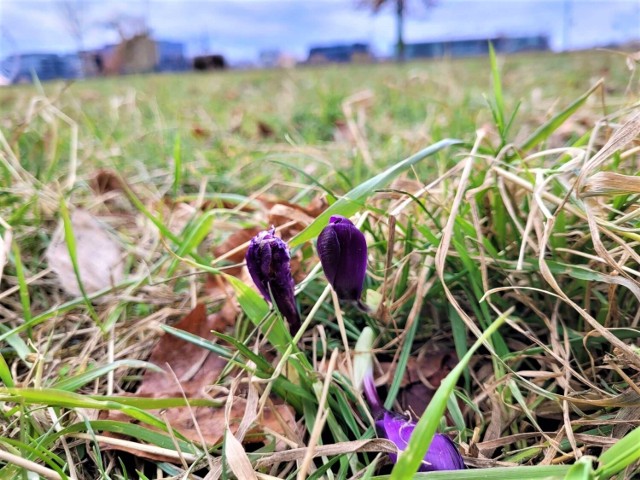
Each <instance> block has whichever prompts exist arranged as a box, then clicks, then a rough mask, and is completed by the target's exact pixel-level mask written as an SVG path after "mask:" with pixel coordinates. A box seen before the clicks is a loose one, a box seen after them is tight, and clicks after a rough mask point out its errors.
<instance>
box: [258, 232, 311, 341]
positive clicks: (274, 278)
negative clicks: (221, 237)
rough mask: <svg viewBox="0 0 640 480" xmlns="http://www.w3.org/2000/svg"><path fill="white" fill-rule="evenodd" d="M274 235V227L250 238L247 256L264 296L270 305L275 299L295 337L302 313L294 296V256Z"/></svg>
mask: <svg viewBox="0 0 640 480" xmlns="http://www.w3.org/2000/svg"><path fill="white" fill-rule="evenodd" d="M274 233H275V228H273V227H272V228H271V230H268V231H264V232H260V233H259V234H258V235H256V236H255V237H253V238H252V239H251V242H250V243H249V249H248V250H247V255H246V257H245V259H246V261H247V269H248V270H249V274H250V275H251V279H252V280H253V283H255V284H256V287H258V290H259V291H260V293H261V294H262V296H263V297H264V298H265V299H266V300H267V301H268V302H271V299H272V298H273V301H274V302H275V304H276V306H277V307H278V310H279V311H280V314H281V315H282V316H283V317H284V318H286V319H287V322H289V327H290V329H291V333H292V334H294V335H295V333H296V332H297V331H298V329H299V328H300V314H299V313H298V307H297V305H296V299H295V296H294V286H295V284H294V281H293V277H292V275H291V256H290V255H289V247H288V246H287V244H286V243H285V242H284V241H283V240H282V239H281V238H278V237H276V236H275V235H274Z"/></svg>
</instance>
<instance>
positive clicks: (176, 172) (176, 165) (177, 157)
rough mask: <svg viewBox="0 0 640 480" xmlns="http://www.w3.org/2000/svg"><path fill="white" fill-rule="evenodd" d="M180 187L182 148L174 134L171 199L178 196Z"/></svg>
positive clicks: (177, 136) (178, 136)
mask: <svg viewBox="0 0 640 480" xmlns="http://www.w3.org/2000/svg"><path fill="white" fill-rule="evenodd" d="M180 185H182V148H181V146H180V135H178V134H176V138H175V140H174V141H173V198H176V197H177V196H178V191H179V190H180Z"/></svg>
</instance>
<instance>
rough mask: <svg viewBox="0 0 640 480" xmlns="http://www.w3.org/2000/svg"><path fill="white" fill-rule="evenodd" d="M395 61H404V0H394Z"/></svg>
mask: <svg viewBox="0 0 640 480" xmlns="http://www.w3.org/2000/svg"><path fill="white" fill-rule="evenodd" d="M396 28H397V30H396V38H397V42H396V61H398V62H404V0H396Z"/></svg>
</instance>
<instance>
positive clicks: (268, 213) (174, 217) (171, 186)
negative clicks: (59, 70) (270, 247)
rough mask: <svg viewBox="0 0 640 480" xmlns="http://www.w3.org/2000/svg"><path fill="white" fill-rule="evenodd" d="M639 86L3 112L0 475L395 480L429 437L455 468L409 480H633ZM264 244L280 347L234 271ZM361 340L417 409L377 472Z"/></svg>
mask: <svg viewBox="0 0 640 480" xmlns="http://www.w3.org/2000/svg"><path fill="white" fill-rule="evenodd" d="M630 65H631V66H635V64H634V62H633V61H631V62H630ZM638 91H639V84H638V79H637V78H636V76H635V71H634V70H633V69H630V68H629V65H628V62H627V58H626V56H625V55H624V54H622V53H615V52H604V51H594V52H579V53H573V54H562V55H559V54H526V55H518V56H508V57H498V59H497V63H496V64H494V65H493V66H492V63H491V62H490V59H489V58H477V59H460V60H451V59H445V60H438V61H431V62H421V63H407V64H403V65H395V64H384V65H348V66H347V65H345V66H327V67H308V68H298V69H295V70H287V71H284V70H273V71H225V72H216V73H209V74H184V75H154V76H131V77H119V78H105V79H91V80H86V81H79V82H76V83H73V84H70V85H66V84H62V83H50V84H45V85H39V84H37V85H30V86H17V87H7V88H3V89H1V90H0V133H1V134H2V135H1V136H0V239H1V240H2V242H0V354H1V355H0V380H2V383H3V386H2V387H0V395H1V397H0V405H1V407H2V412H1V416H0V478H2V479H4V478H7V479H13V478H24V479H27V478H37V477H34V476H32V473H28V472H35V474H38V475H40V476H41V478H55V479H57V478H65V479H66V478H75V479H96V478H112V479H126V478H149V479H151V478H194V479H197V478H207V479H209V478H235V477H237V478H260V479H268V478H291V479H294V478H314V479H315V478H318V479H319V478H327V479H346V478H354V479H355V478H377V479H382V478H389V477H387V475H391V478H396V479H401V478H411V477H412V475H413V472H415V471H416V469H417V466H418V465H417V464H412V459H418V461H419V460H420V459H421V458H422V457H423V455H424V451H425V450H426V448H427V446H428V444H429V442H430V441H431V438H432V436H433V432H434V431H435V430H436V429H437V430H438V431H440V432H447V433H448V434H449V435H450V437H451V438H452V439H453V440H454V441H455V442H456V444H458V445H459V448H460V451H461V453H462V454H463V455H464V457H465V462H466V465H467V467H468V470H466V471H464V472H455V471H454V472H438V473H433V474H431V473H430V474H416V475H415V478H433V479H439V478H443V479H444V478H450V479H463V478H464V479H475V478H478V479H480V478H487V479H489V478H495V479H509V478H514V479H515V478H517V479H526V478H549V479H551V478H553V479H562V478H570V479H606V478H616V479H627V478H628V479H631V478H638V477H637V476H638V475H640V466H639V463H638V460H639V459H640V429H638V428H637V427H638V423H639V420H638V419H639V418H640V415H639V414H638V412H639V411H640V387H639V385H640V381H639V379H640V341H639V340H638V339H639V337H640V330H639V329H638V325H639V322H640V314H638V302H639V301H640V284H639V283H638V282H639V277H640V271H639V270H640V267H639V266H638V263H640V255H639V254H638V253H637V250H638V244H639V243H638V242H640V232H639V228H640V220H639V217H640V215H638V210H637V202H638V198H639V197H638V194H640V185H639V183H640V182H638V179H637V177H636V175H637V173H638V170H639V167H638V165H639V163H638V159H639V158H640V157H639V156H638V152H639V151H640V148H639V147H638V146H637V142H636V140H635V138H636V137H637V136H638V133H639V132H640V121H638V120H636V119H634V115H635V114H636V113H637V102H638ZM447 139H455V140H458V141H457V142H454V141H452V142H449V143H450V144H449V143H448V141H447ZM447 145H448V146H447ZM429 147H431V148H429ZM425 149H426V150H425ZM418 152H422V153H418ZM598 152H600V153H598ZM416 154H417V156H415V155H416ZM412 156H413V157H412ZM408 158H410V160H408V161H406V162H404V163H400V162H402V161H403V160H405V159H408ZM394 166H395V168H394ZM325 209H327V210H325ZM323 211H324V213H322V212H323ZM332 213H333V214H342V215H345V216H349V217H351V218H352V219H353V220H354V222H355V223H356V224H357V225H358V226H359V228H360V229H361V230H362V231H363V232H364V233H365V235H366V238H367V244H368V265H367V279H366V283H365V295H364V297H363V300H364V301H365V302H366V303H367V304H368V305H369V307H370V308H371V311H370V312H369V313H363V312H361V311H359V310H358V309H356V308H354V307H353V306H351V305H348V304H343V305H342V308H339V304H338V302H337V299H336V298H333V297H332V293H331V289H330V288H329V287H328V285H327V281H326V279H325V277H324V275H323V273H322V270H321V269H320V267H319V261H318V258H317V254H316V251H315V237H316V236H317V235H318V233H319V232H320V230H321V229H322V228H323V227H324V226H325V225H326V223H327V220H328V215H330V214H332ZM316 218H317V220H314V219H316ZM272 224H273V225H275V226H276V227H278V231H279V232H280V234H281V235H282V237H283V238H284V239H285V240H287V241H290V246H291V249H292V257H293V264H292V265H293V273H294V278H295V280H296V283H297V291H296V292H297V301H298V305H299V308H300V312H301V315H302V319H303V322H304V326H303V329H302V331H301V332H300V333H299V334H298V335H296V336H295V338H294V339H293V340H292V339H291V337H290V336H289V333H288V332H287V328H286V324H285V322H284V321H283V319H282V318H281V317H280V316H279V315H278V314H277V312H274V311H273V310H269V307H268V304H267V303H266V302H265V301H263V300H262V298H261V297H260V296H258V295H257V294H256V293H255V291H254V290H253V283H252V282H251V280H250V279H249V277H248V275H247V273H246V271H245V270H243V269H242V268H237V265H238V264H240V263H241V262H243V259H244V251H245V249H246V245H247V243H246V242H248V240H249V239H250V238H251V237H252V236H253V235H254V234H255V233H256V232H257V231H259V230H264V229H267V228H269V227H270V226H271V225H272ZM114 258H115V260H114ZM92 262H94V263H92ZM114 262H115V263H118V264H119V267H117V268H118V269H120V271H119V273H118V274H115V273H113V272H112V273H109V272H108V269H109V267H108V266H109V265H113V264H114ZM114 268H115V267H114ZM105 272H106V273H105ZM78 279H79V281H80V282H79V284H78ZM105 282H106V283H105ZM332 298H333V301H332ZM197 304H204V305H205V307H206V312H207V314H208V317H206V316H205V313H204V310H202V308H201V307H196V305H197ZM189 312H192V313H191V314H189ZM185 317H186V319H185ZM181 319H184V320H181ZM496 322H497V323H496ZM174 325H177V327H178V328H177V329H176V328H172V326H174ZM185 325H188V326H187V327H185ZM365 326H370V327H371V328H372V329H373V330H374V332H375V335H376V343H375V350H374V354H375V357H376V370H375V371H376V375H375V376H376V378H377V385H378V391H379V392H380V393H381V394H382V396H383V398H386V407H387V408H389V409H391V410H393V411H396V412H406V411H410V412H412V413H413V414H414V416H420V415H421V414H422V411H424V409H425V408H427V412H426V413H425V415H423V416H422V420H421V422H420V424H419V426H418V430H416V432H418V433H416V435H414V440H415V441H413V442H412V443H411V444H410V445H409V447H408V450H407V451H406V453H405V454H403V455H402V456H401V457H400V462H399V463H398V464H397V466H396V467H395V468H394V467H393V465H391V464H390V463H389V462H388V459H387V455H386V453H385V452H388V451H389V448H390V446H389V443H388V442H387V443H384V442H377V443H376V442H373V441H370V442H367V440H371V439H374V438H375V436H376V435H375V431H374V429H373V427H372V425H373V424H372V421H371V416H370V413H369V411H368V408H367V406H366V403H364V402H363V400H362V395H361V393H360V392H359V390H358V388H354V383H353V371H352V370H353V365H352V363H353V361H354V359H353V358H352V354H353V349H354V348H355V344H356V341H357V339H358V337H359V335H360V332H361V331H362V330H363V328H364V327H365ZM498 327H499V330H498V331H497V332H494V333H493V334H492V335H490V336H485V337H484V338H483V342H481V343H475V344H474V342H476V341H477V339H478V337H479V336H480V335H481V334H482V332H486V331H487V330H489V331H493V330H492V329H494V328H498ZM181 328H182V330H180V329H181ZM185 329H186V330H187V331H189V332H191V334H189V333H184V330H185ZM211 330H215V331H217V333H216V334H215V335H214V334H211V333H210V332H211ZM159 337H162V339H161V341H160V342H161V343H160V344H158V338H159ZM200 337H204V340H203V339H202V338H200ZM163 342H164V343H163ZM157 345H160V346H157ZM207 352H209V353H207ZM467 353H468V355H466V354H467ZM465 355H466V356H465ZM152 363H153V364H155V365H156V366H155V367H154V365H152ZM158 367H160V368H162V369H164V370H165V372H169V373H161V372H160V371H158ZM395 371H398V372H407V373H406V375H405V376H404V377H403V376H402V375H395V374H394V372H395ZM450 371H451V374H450V375H449V376H448V377H446V379H445V378H444V377H445V375H446V374H448V373H449V372H450ZM171 372H172V373H171ZM440 382H442V383H440ZM434 384H435V385H434ZM438 385H441V387H440V388H439V389H437V387H438ZM355 386H356V387H357V385H355ZM436 390H437V393H436ZM136 392H137V393H136ZM432 397H433V400H432V401H431V402H430V403H429V400H430V399H431V398H432ZM186 403H188V404H189V405H190V408H186V407H185V404H186ZM427 403H428V404H429V405H428V407H427ZM225 412H226V413H225ZM316 425H317V426H316ZM314 427H315V428H314ZM233 435H236V437H233ZM234 438H239V439H240V441H239V442H238V441H237V440H234ZM252 475H253V477H252Z"/></svg>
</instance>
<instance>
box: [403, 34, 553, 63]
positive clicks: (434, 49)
mask: <svg viewBox="0 0 640 480" xmlns="http://www.w3.org/2000/svg"><path fill="white" fill-rule="evenodd" d="M489 42H491V43H492V44H493V48H494V49H495V51H496V52H498V53H516V52H524V51H533V50H539V51H542V50H549V39H548V38H547V37H546V36H543V35H538V36H532V37H496V38H478V39H468V40H445V41H437V42H421V43H409V44H407V45H406V46H405V57H406V58H407V59H412V58H437V57H475V56H483V55H488V54H489Z"/></svg>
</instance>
